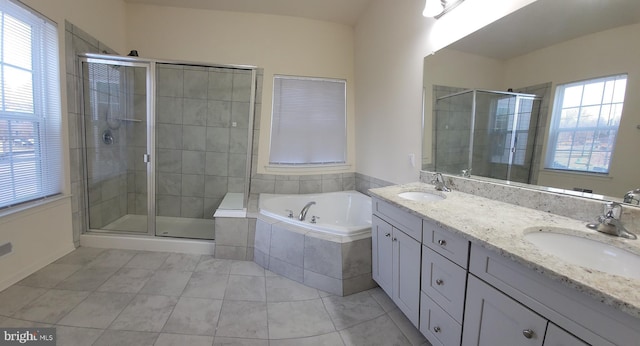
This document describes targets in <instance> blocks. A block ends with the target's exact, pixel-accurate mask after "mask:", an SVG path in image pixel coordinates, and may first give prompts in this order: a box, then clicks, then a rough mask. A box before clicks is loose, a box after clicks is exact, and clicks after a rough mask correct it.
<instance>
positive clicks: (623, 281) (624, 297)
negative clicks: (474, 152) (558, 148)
mask: <svg viewBox="0 0 640 346" xmlns="http://www.w3.org/2000/svg"><path fill="white" fill-rule="evenodd" d="M369 191H370V193H371V196H373V197H378V198H381V199H383V200H386V201H388V202H391V203H393V204H394V205H396V206H398V207H400V208H401V209H404V210H406V211H408V212H410V213H412V214H414V215H417V216H419V217H421V218H425V219H431V220H433V221H435V222H436V223H438V224H439V225H440V226H442V227H443V228H445V229H448V230H450V231H452V232H453V233H456V234H459V235H460V236H462V237H464V238H466V239H468V240H470V241H471V242H473V243H475V244H478V245H481V246H483V247H485V248H487V249H490V250H492V251H495V252H497V253H499V254H500V255H502V256H504V257H507V258H511V259H512V260H514V261H516V262H518V263H521V264H523V265H524V266H526V267H528V268H531V269H533V270H535V271H537V272H539V273H542V274H543V275H546V276H547V277H549V278H551V279H552V280H555V281H561V282H562V283H563V284H565V285H568V286H569V287H572V288H574V289H576V290H578V291H581V292H584V293H585V294H587V295H589V296H591V297H593V298H594V299H596V300H598V301H601V302H603V303H605V304H607V305H610V306H612V307H614V308H616V309H619V310H621V311H623V312H625V313H627V314H629V315H631V316H633V317H636V318H640V279H631V278H626V277H622V276H617V275H612V274H608V273H604V272H600V271H597V270H593V269H589V268H585V267H581V266H577V265H573V264H570V263H567V262H564V261H563V260H561V259H559V258H557V257H554V256H552V255H550V254H547V253H544V252H543V251H541V250H539V249H538V248H537V247H535V246H534V245H533V244H532V243H530V242H528V241H527V240H526V239H525V238H524V235H525V234H526V233H528V232H531V231H534V230H537V229H540V228H543V229H544V228H547V229H549V228H554V229H556V231H558V229H560V230H559V231H560V232H563V233H570V234H573V235H578V236H583V237H586V238H591V239H595V240H598V241H601V242H605V243H608V244H611V245H614V246H616V247H619V248H624V249H626V250H628V251H630V252H633V253H635V254H638V255H640V239H639V240H626V239H622V238H616V237H612V236H608V235H605V234H602V233H599V232H596V231H593V230H590V229H588V228H586V227H585V221H581V220H574V219H570V218H567V217H563V216H558V215H554V214H550V213H547V212H542V211H538V210H534V209H529V208H524V207H519V206H515V205H512V204H508V203H504V202H500V201H495V200H491V199H487V198H483V197H478V196H474V195H470V194H466V193H462V192H457V191H452V192H444V193H443V192H440V191H435V189H434V187H433V186H432V185H429V184H424V183H410V184H404V185H394V186H388V187H383V188H377V189H371V190H369ZM405 191H426V192H432V193H436V194H444V195H445V196H446V198H445V199H444V200H441V201H437V202H415V201H411V200H407V199H404V198H401V197H398V194H399V193H401V192H405ZM532 227H534V228H532ZM630 231H637V230H630ZM635 233H637V232H635Z"/></svg>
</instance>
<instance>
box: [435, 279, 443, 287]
mask: <svg viewBox="0 0 640 346" xmlns="http://www.w3.org/2000/svg"><path fill="white" fill-rule="evenodd" d="M436 285H438V286H442V285H444V281H442V279H436Z"/></svg>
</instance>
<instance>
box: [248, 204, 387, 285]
mask: <svg viewBox="0 0 640 346" xmlns="http://www.w3.org/2000/svg"><path fill="white" fill-rule="evenodd" d="M309 202H315V204H313V205H311V207H310V208H309V209H308V211H307V214H306V218H305V220H302V221H301V220H299V219H298V216H299V214H300V212H301V210H302V208H303V207H304V206H305V205H307V204H308V203H309ZM258 205H259V209H260V211H259V214H258V219H257V222H256V235H255V245H254V246H255V247H254V261H255V262H256V263H258V264H259V265H261V266H262V267H264V268H266V269H269V270H271V271H273V272H275V273H278V274H280V275H283V276H286V277H288V278H290V279H292V280H296V281H298V282H301V283H303V284H305V285H307V286H310V287H314V288H318V289H321V290H324V291H327V292H330V293H333V294H338V295H349V294H352V293H356V292H360V291H364V290H367V289H370V288H372V287H375V286H376V284H375V282H374V281H373V280H372V279H371V199H370V198H369V197H368V196H366V195H364V194H361V193H359V192H357V191H343V192H331V193H322V194H305V195H273V194H261V195H260V199H259V203H258ZM289 211H291V212H289ZM291 214H292V217H290V215H291ZM314 216H315V220H316V222H315V223H312V220H313V219H314Z"/></svg>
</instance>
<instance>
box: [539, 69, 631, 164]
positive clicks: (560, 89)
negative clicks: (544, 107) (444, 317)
mask: <svg viewBox="0 0 640 346" xmlns="http://www.w3.org/2000/svg"><path fill="white" fill-rule="evenodd" d="M620 79H624V80H625V94H624V96H623V97H622V101H621V102H614V100H613V97H614V96H612V99H611V101H610V102H604V100H603V99H604V94H605V91H604V90H605V88H606V83H607V82H610V81H613V82H614V83H615V82H616V81H618V80H620ZM628 81H629V74H628V73H618V74H613V75H608V76H603V77H596V78H590V79H584V80H579V81H574V82H569V83H563V84H558V85H557V86H556V93H555V99H554V103H553V109H552V113H551V114H552V115H551V122H550V123H549V137H548V140H547V143H546V144H547V150H546V157H545V165H544V168H545V170H550V171H555V172H564V173H573V174H586V175H594V176H608V175H609V173H610V172H611V163H612V162H613V155H614V153H615V147H616V142H617V140H618V132H619V129H620V124H621V122H622V117H623V115H624V103H625V99H626V97H627V95H626V89H627V84H628ZM600 82H602V83H604V86H603V92H602V96H601V98H600V101H599V102H598V103H595V104H587V105H585V104H584V101H583V100H584V88H585V86H587V85H588V84H593V83H600ZM579 85H580V86H582V94H581V98H580V103H579V104H578V105H577V106H574V107H566V108H564V107H563V103H564V99H565V91H566V90H567V89H568V88H570V87H575V86H579ZM614 94H615V85H614V89H613V91H612V95H614ZM603 105H609V106H611V107H613V106H614V105H620V106H621V110H620V119H618V123H617V125H607V126H602V125H600V124H599V122H600V117H601V111H602V107H603ZM593 106H598V107H599V108H600V112H599V113H598V118H597V122H596V124H595V125H594V126H587V127H579V126H578V124H579V121H580V118H581V112H580V111H581V110H582V108H584V107H593ZM570 108H577V109H578V117H577V119H576V125H575V126H573V128H570V129H569V128H564V129H561V128H560V122H561V121H562V113H563V111H564V110H565V109H570ZM602 130H605V131H612V132H613V134H610V135H609V136H613V139H612V140H611V145H610V147H611V150H610V151H594V150H593V149H594V145H595V139H596V137H597V135H598V132H599V131H602ZM584 131H593V136H592V137H591V138H592V144H591V149H590V151H589V158H590V161H591V157H592V154H593V153H594V152H606V153H608V163H607V166H606V169H605V170H603V171H596V170H592V169H589V170H584V169H572V168H570V165H571V161H570V159H571V153H573V152H574V150H573V148H571V149H570V150H569V151H568V152H569V162H568V166H567V167H566V168H561V167H557V166H556V167H554V161H555V159H556V155H557V152H558V149H557V147H558V141H559V139H558V138H559V135H560V133H567V132H568V133H571V134H572V135H573V136H575V134H576V133H578V132H584ZM574 139H575V137H572V144H573V141H574Z"/></svg>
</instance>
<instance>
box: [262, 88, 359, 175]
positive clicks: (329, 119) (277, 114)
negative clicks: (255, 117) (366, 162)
mask: <svg viewBox="0 0 640 346" xmlns="http://www.w3.org/2000/svg"><path fill="white" fill-rule="evenodd" d="M346 141H347V129H346V81H344V80H335V79H321V78H303V77H290V76H275V77H274V80H273V113H272V121H271V148H270V154H269V163H270V164H273V165H322V164H324V165H327V164H340V163H345V162H346V147H347V143H346Z"/></svg>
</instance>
